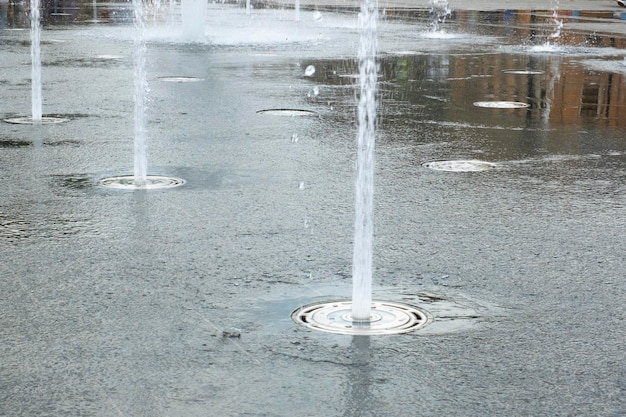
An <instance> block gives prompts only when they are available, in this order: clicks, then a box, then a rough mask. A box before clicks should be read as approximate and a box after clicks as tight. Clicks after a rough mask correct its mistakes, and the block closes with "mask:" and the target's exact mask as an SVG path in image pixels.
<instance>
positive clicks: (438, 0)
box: [430, 0, 452, 32]
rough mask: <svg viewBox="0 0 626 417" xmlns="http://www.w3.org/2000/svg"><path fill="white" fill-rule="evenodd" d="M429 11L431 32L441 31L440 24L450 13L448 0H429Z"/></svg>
mask: <svg viewBox="0 0 626 417" xmlns="http://www.w3.org/2000/svg"><path fill="white" fill-rule="evenodd" d="M430 13H431V14H432V18H431V27H432V32H441V31H443V28H442V25H443V24H444V22H445V21H446V19H447V18H448V17H449V16H450V14H451V13H452V10H450V5H449V4H448V0H431V8H430Z"/></svg>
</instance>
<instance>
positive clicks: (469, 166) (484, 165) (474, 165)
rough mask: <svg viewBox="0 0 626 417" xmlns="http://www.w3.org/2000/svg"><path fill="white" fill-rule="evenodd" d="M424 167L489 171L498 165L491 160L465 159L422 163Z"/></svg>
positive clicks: (453, 170) (454, 170)
mask: <svg viewBox="0 0 626 417" xmlns="http://www.w3.org/2000/svg"><path fill="white" fill-rule="evenodd" d="M424 166H425V167H426V168H430V169H433V170H435V171H451V172H479V171H489V170H491V169H495V168H497V167H498V166H497V165H496V164H494V163H492V162H485V161H479V160H475V159H472V160H466V161H463V160H461V161H434V162H427V163H425V164H424Z"/></svg>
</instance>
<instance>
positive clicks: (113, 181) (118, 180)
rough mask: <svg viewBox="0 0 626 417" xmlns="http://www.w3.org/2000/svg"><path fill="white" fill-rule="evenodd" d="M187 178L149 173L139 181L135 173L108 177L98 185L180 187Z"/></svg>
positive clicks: (134, 188)
mask: <svg viewBox="0 0 626 417" xmlns="http://www.w3.org/2000/svg"><path fill="white" fill-rule="evenodd" d="M184 183H185V180H183V179H181V178H176V177H163V176H160V175H148V176H147V177H146V179H145V181H142V182H139V183H138V182H137V181H135V177H134V176H133V175H122V176H118V177H107V178H102V179H100V180H98V185H101V186H102V187H107V188H115V189H118V190H161V189H164V188H174V187H179V186H181V185H183V184H184Z"/></svg>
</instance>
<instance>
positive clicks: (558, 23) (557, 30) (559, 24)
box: [546, 0, 563, 45]
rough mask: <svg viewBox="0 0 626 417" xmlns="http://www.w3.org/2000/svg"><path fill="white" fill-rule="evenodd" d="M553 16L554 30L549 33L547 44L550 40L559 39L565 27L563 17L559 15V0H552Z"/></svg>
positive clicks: (551, 19) (551, 21)
mask: <svg viewBox="0 0 626 417" xmlns="http://www.w3.org/2000/svg"><path fill="white" fill-rule="evenodd" d="M551 4H552V16H551V17H550V23H551V24H552V26H554V31H553V32H552V33H551V34H550V35H548V40H547V41H546V45H550V40H558V39H559V37H560V36H561V30H562V29H563V19H561V18H560V17H559V9H560V3H559V0H552V1H551Z"/></svg>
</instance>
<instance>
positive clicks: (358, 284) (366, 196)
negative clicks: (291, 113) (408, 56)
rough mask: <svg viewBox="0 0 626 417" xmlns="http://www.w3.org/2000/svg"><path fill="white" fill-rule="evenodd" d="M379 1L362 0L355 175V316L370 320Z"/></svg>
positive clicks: (353, 307) (353, 269)
mask: <svg viewBox="0 0 626 417" xmlns="http://www.w3.org/2000/svg"><path fill="white" fill-rule="evenodd" d="M377 22H378V4H377V1H376V0H362V3H361V14H360V15H359V23H360V28H361V30H360V46H359V56H358V59H359V81H360V87H361V88H360V97H359V107H358V141H357V142H358V143H357V148H358V149H357V178H356V217H355V222H354V252H353V258H352V280H353V284H352V319H353V320H354V321H356V322H358V321H362V322H368V321H370V319H371V315H372V257H373V250H372V246H373V244H372V243H373V242H372V240H373V230H374V227H373V206H374V145H375V139H376V138H375V126H376V76H377V69H376V50H377V33H376V29H377V28H376V27H377Z"/></svg>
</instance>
